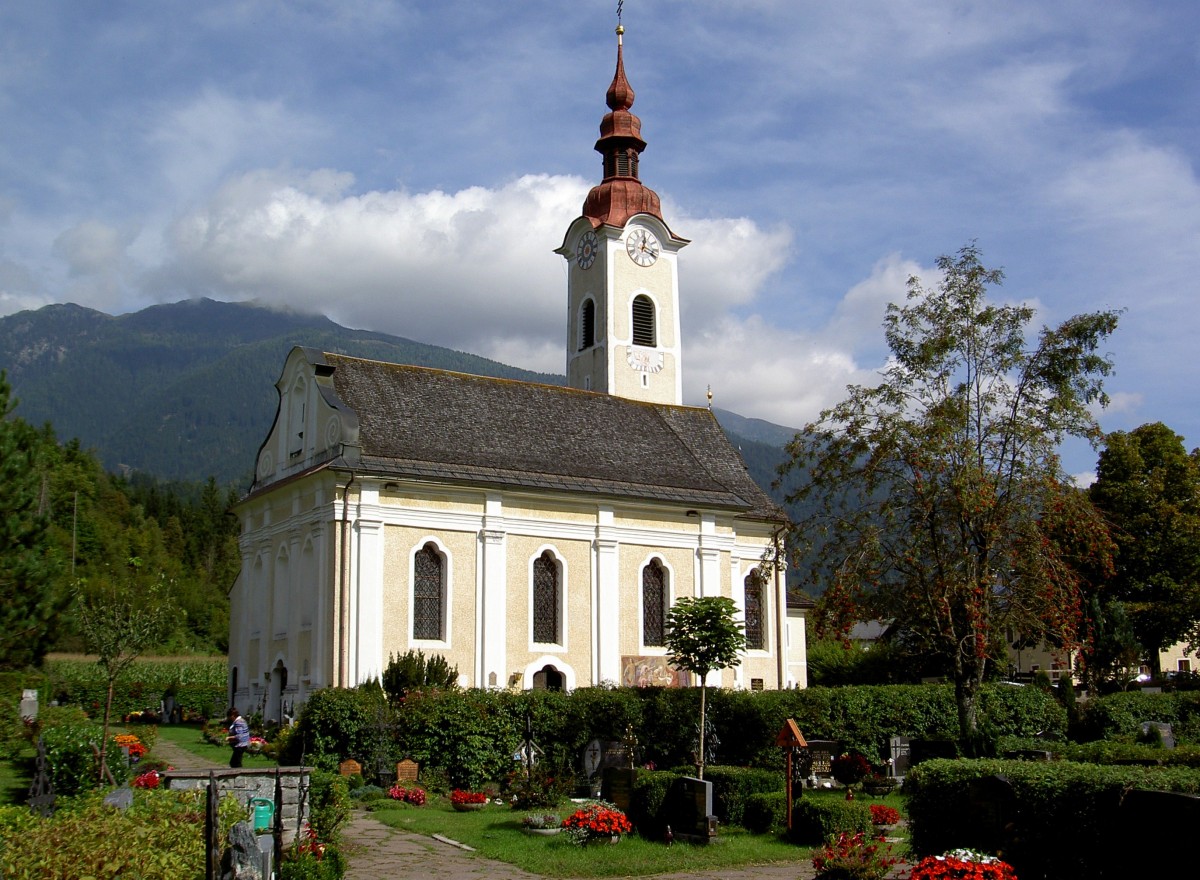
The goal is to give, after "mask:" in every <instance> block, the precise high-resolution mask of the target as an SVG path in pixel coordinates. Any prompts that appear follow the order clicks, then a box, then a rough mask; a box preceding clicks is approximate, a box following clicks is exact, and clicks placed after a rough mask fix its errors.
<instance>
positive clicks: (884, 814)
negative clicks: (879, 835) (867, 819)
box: [871, 804, 900, 825]
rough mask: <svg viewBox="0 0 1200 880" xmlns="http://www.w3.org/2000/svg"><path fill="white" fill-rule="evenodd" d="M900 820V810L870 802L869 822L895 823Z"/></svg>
mask: <svg viewBox="0 0 1200 880" xmlns="http://www.w3.org/2000/svg"><path fill="white" fill-rule="evenodd" d="M899 821H900V811H899V810H897V809H895V808H894V807H889V806H887V805H886V804H871V822H872V823H873V824H875V825H895V824H896V823H897V822H899Z"/></svg>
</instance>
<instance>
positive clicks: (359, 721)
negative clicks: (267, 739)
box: [279, 688, 388, 770]
mask: <svg viewBox="0 0 1200 880" xmlns="http://www.w3.org/2000/svg"><path fill="white" fill-rule="evenodd" d="M387 711H388V710H387V705H386V702H385V701H384V700H383V698H382V691H378V690H374V689H368V688H359V689H354V688H325V689H323V690H319V691H317V692H316V693H314V694H313V695H312V696H310V697H309V698H308V701H307V702H306V703H305V704H304V706H303V708H302V709H301V710H300V717H299V718H298V719H297V721H296V724H295V729H294V730H293V731H292V733H291V735H290V736H289V737H288V738H287V741H286V744H285V746H284V748H283V749H282V751H281V753H280V756H279V760H280V763H282V764H291V765H299V764H301V763H305V764H308V765H310V766H312V767H317V768H320V769H322V770H334V769H336V768H337V765H338V764H339V763H340V762H341V761H344V760H345V759H347V758H358V759H360V760H362V759H367V758H368V757H369V756H371V755H373V753H374V752H375V748H376V743H375V739H376V738H377V737H378V736H379V730H380V727H381V718H380V713H381V712H387Z"/></svg>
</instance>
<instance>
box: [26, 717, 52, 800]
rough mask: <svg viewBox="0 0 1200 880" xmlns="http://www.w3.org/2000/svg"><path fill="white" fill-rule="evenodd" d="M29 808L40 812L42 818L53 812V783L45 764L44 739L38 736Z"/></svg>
mask: <svg viewBox="0 0 1200 880" xmlns="http://www.w3.org/2000/svg"><path fill="white" fill-rule="evenodd" d="M29 809H30V810H31V811H32V812H34V813H38V814H40V815H41V817H42V818H43V819H46V818H48V817H49V816H50V814H51V813H53V812H54V783H53V782H51V781H50V770H49V768H48V767H47V766H46V740H45V739H44V738H42V737H40V736H39V737H38V744H37V763H36V764H35V769H34V773H33V784H32V785H30V786H29Z"/></svg>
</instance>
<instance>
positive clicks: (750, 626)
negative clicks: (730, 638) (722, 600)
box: [745, 569, 766, 651]
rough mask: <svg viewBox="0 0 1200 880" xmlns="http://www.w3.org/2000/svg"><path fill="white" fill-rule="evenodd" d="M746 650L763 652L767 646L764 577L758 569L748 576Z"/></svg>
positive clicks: (746, 582)
mask: <svg viewBox="0 0 1200 880" xmlns="http://www.w3.org/2000/svg"><path fill="white" fill-rule="evenodd" d="M745 586H746V603H745V608H746V648H747V649H749V650H753V651H761V650H763V648H764V647H765V645H766V642H765V639H764V633H765V631H766V627H765V626H764V617H765V614H764V613H763V576H762V574H761V573H759V571H758V569H755V570H754V571H752V572H750V574H748V575H746V581H745Z"/></svg>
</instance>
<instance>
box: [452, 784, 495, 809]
mask: <svg viewBox="0 0 1200 880" xmlns="http://www.w3.org/2000/svg"><path fill="white" fill-rule="evenodd" d="M487 802H488V796H487V792H485V791H465V790H464V789H461V788H456V789H454V791H452V792H450V806H452V807H454V809H456V810H458V811H459V812H466V811H468V810H482V809H483V808H484V807H485V806H486V805H487Z"/></svg>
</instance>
